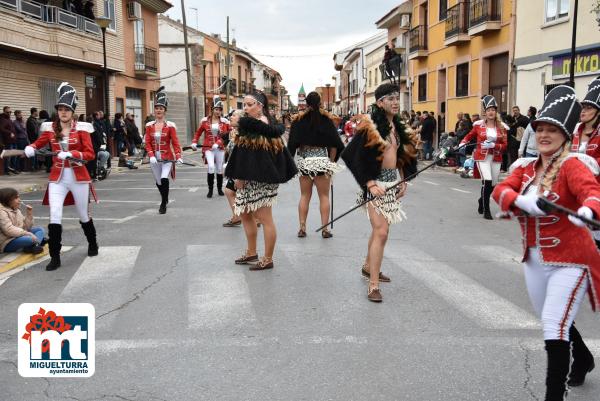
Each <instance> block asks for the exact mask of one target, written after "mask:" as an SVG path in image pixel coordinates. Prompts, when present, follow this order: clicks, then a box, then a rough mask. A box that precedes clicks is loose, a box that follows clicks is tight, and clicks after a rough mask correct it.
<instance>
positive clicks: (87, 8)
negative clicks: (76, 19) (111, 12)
mask: <svg viewBox="0 0 600 401" xmlns="http://www.w3.org/2000/svg"><path fill="white" fill-rule="evenodd" d="M83 15H84V17H86V18H89V19H91V20H92V21H93V20H95V19H96V15H95V14H94V2H93V1H91V0H88V2H86V3H85V5H84V6H83Z"/></svg>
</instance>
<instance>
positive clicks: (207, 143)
mask: <svg viewBox="0 0 600 401" xmlns="http://www.w3.org/2000/svg"><path fill="white" fill-rule="evenodd" d="M211 125H212V117H204V118H203V119H202V120H201V121H200V127H198V130H197V131H196V134H194V139H193V140H192V143H195V144H198V141H199V140H200V137H201V136H202V133H204V142H202V150H203V151H206V150H210V149H211V148H212V146H213V145H214V144H215V143H216V144H217V145H219V149H221V150H223V149H225V142H224V141H223V137H225V136H226V135H228V134H229V131H231V125H230V124H229V120H227V119H226V118H223V117H221V121H220V122H219V135H218V136H216V137H215V136H214V135H213V133H212V130H211Z"/></svg>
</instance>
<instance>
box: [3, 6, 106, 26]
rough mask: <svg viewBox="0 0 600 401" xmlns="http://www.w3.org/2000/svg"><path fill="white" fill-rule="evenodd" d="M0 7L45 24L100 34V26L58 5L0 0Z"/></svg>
mask: <svg viewBox="0 0 600 401" xmlns="http://www.w3.org/2000/svg"><path fill="white" fill-rule="evenodd" d="M0 7H5V8H9V9H11V10H13V11H16V12H18V13H19V14H23V15H25V16H26V17H29V18H33V19H35V20H38V21H42V22H45V23H47V24H51V25H62V26H65V27H68V28H72V29H75V30H77V31H80V32H84V33H91V34H93V35H100V27H99V26H98V25H96V23H95V22H94V21H93V20H91V19H89V18H86V17H84V16H83V15H79V14H75V13H72V12H70V11H66V10H63V9H62V8H60V7H55V6H46V5H43V4H40V3H37V2H35V1H30V0H0Z"/></svg>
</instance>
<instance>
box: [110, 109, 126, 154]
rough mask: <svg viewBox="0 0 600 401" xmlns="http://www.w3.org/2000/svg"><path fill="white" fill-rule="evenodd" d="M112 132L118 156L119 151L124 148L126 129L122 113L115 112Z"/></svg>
mask: <svg viewBox="0 0 600 401" xmlns="http://www.w3.org/2000/svg"><path fill="white" fill-rule="evenodd" d="M113 132H114V141H115V146H116V151H117V155H118V156H120V155H121V152H123V151H124V150H125V137H126V136H127V130H126V129H125V119H124V118H123V114H122V113H117V114H115V120H114V124H113Z"/></svg>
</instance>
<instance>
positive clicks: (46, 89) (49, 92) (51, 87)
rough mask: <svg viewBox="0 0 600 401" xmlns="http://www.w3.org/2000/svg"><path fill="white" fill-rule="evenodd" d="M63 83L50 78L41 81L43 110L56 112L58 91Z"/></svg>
mask: <svg viewBox="0 0 600 401" xmlns="http://www.w3.org/2000/svg"><path fill="white" fill-rule="evenodd" d="M60 82H61V81H57V80H55V79H50V78H41V79H40V95H41V103H40V105H41V106H42V109H43V110H54V105H55V104H56V91H57V90H58V86H59V85H60Z"/></svg>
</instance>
